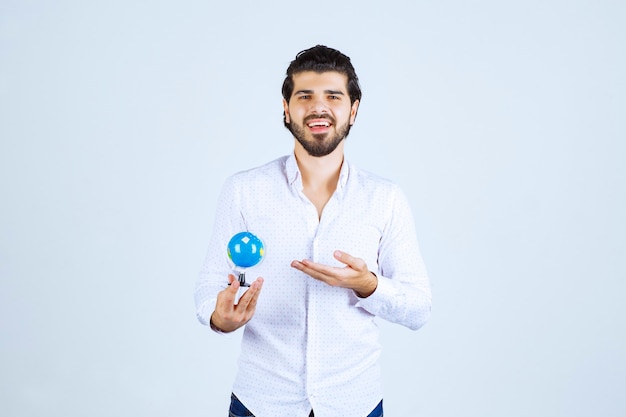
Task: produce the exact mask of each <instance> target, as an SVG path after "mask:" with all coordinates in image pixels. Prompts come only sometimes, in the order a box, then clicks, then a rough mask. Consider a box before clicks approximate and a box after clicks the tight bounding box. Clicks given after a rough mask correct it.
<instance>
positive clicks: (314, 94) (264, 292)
mask: <svg viewBox="0 0 626 417" xmlns="http://www.w3.org/2000/svg"><path fill="white" fill-rule="evenodd" d="M283 97H284V100H283V107H284V123H285V126H286V127H287V128H288V129H289V131H290V132H291V133H292V134H293V136H294V138H295V141H294V152H293V154H291V155H288V156H285V157H282V158H279V159H277V160H275V161H272V162H270V163H268V164H266V165H264V166H261V167H258V168H255V169H252V170H249V171H245V172H240V173H238V174H235V175H233V176H232V177H230V178H229V179H228V180H227V181H226V183H225V184H224V187H223V189H222V192H221V195H220V197H219V199H218V207H217V211H216V221H215V226H214V229H213V234H212V238H211V240H210V244H209V249H208V253H207V256H206V259H205V262H204V264H203V267H202V271H201V273H200V277H199V280H198V283H197V287H196V292H195V296H196V307H197V314H198V318H199V320H200V321H201V322H202V323H203V324H207V325H210V326H211V328H212V329H213V330H214V331H216V332H223V333H228V332H233V331H235V330H237V329H239V328H241V327H244V326H245V330H244V334H243V339H242V345H241V356H240V360H239V371H238V374H237V377H236V380H235V383H234V387H233V395H232V398H231V408H230V416H252V415H254V416H256V417H285V416H290V417H291V416H293V417H307V416H313V415H315V417H366V416H368V417H378V416H382V415H383V414H382V413H383V411H382V388H381V375H380V369H379V363H378V359H379V354H380V345H379V341H378V329H377V325H376V324H375V321H374V318H375V317H377V316H378V317H381V318H383V319H385V320H389V321H391V322H395V323H399V324H401V325H404V326H406V327H409V328H411V329H418V328H420V327H421V326H422V325H423V324H424V323H425V322H426V321H427V320H428V317H429V315H430V305H431V293H430V286H429V281H428V277H427V275H426V270H425V268H424V265H423V262H422V259H421V256H420V253H419V249H418V244H417V239H416V237H415V232H414V224H413V219H412V216H411V212H410V208H409V205H408V203H407V200H406V198H405V196H404V194H403V193H402V192H401V190H400V189H399V188H398V187H397V186H396V185H395V184H393V183H392V182H390V181H388V180H385V179H382V178H380V177H377V176H375V175H372V174H370V173H367V172H365V171H362V170H360V169H358V168H357V167H355V166H354V165H352V164H350V163H349V162H348V161H347V160H345V159H344V144H345V139H346V137H347V135H348V133H349V131H350V127H351V126H352V125H353V124H354V122H355V119H356V116H357V111H358V108H359V103H360V100H361V90H360V87H359V82H358V78H357V76H356V73H355V71H354V68H353V66H352V64H351V62H350V59H349V58H348V57H347V56H345V55H344V54H342V53H341V52H339V51H337V50H334V49H331V48H328V47H325V46H321V45H318V46H315V47H313V48H310V49H308V50H305V51H302V52H300V53H299V54H298V55H297V56H296V59H295V60H294V61H292V62H291V64H290V66H289V68H288V69H287V77H286V78H285V81H284V83H283ZM241 231H249V232H251V233H254V234H255V235H257V236H258V237H259V238H260V239H262V240H263V242H264V245H265V250H266V254H265V257H264V259H263V261H262V262H261V263H260V264H258V265H257V266H255V267H253V268H252V269H251V270H249V271H248V275H250V274H251V273H254V274H255V276H257V277H258V278H257V279H255V280H253V282H252V283H251V284H250V287H249V288H248V289H247V290H246V291H245V292H244V293H243V295H241V298H240V299H239V300H238V301H236V299H237V296H238V292H239V293H240V292H242V291H243V290H242V291H239V290H240V289H241V288H242V287H241V285H240V282H239V280H238V279H236V278H235V276H234V275H233V271H232V269H231V266H230V265H229V264H228V259H227V256H226V247H227V245H228V242H229V240H230V238H231V237H232V236H233V235H234V234H236V233H238V232H241ZM227 277H228V278H227ZM261 277H263V278H261ZM227 284H228V285H227Z"/></svg>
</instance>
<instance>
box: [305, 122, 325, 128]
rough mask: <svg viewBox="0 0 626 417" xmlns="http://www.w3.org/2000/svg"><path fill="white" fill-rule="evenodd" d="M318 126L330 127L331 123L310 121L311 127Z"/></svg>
mask: <svg viewBox="0 0 626 417" xmlns="http://www.w3.org/2000/svg"><path fill="white" fill-rule="evenodd" d="M316 126H324V127H328V126H330V123H328V122H313V123H309V127H316Z"/></svg>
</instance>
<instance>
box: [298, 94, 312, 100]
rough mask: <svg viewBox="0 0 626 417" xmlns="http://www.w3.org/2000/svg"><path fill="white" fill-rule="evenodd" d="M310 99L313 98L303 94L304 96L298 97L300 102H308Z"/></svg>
mask: <svg viewBox="0 0 626 417" xmlns="http://www.w3.org/2000/svg"><path fill="white" fill-rule="evenodd" d="M310 98H311V96H310V95H308V94H302V95H299V96H298V100H308V99H310Z"/></svg>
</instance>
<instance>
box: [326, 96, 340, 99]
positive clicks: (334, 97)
mask: <svg viewBox="0 0 626 417" xmlns="http://www.w3.org/2000/svg"><path fill="white" fill-rule="evenodd" d="M328 98H329V99H330V100H341V97H339V96H335V95H330V96H328Z"/></svg>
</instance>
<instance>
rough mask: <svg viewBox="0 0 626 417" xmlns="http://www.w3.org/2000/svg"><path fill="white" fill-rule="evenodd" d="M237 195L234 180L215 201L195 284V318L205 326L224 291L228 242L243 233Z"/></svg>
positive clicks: (228, 268)
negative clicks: (206, 245)
mask: <svg viewBox="0 0 626 417" xmlns="http://www.w3.org/2000/svg"><path fill="white" fill-rule="evenodd" d="M239 194H240V193H239V192H238V187H237V184H236V181H235V179H234V177H231V178H229V179H228V180H226V182H225V183H224V185H223V187H222V190H221V192H220V195H219V197H218V200H217V205H216V211H215V221H214V225H213V230H212V232H211V238H210V240H209V246H208V250H207V253H206V256H205V258H204V262H203V264H202V267H201V269H200V273H199V275H198V279H197V282H196V287H195V292H194V299H195V305H196V316H197V318H198V320H199V321H200V323H202V324H204V325H207V326H210V320H211V314H213V310H215V303H216V301H217V294H218V293H219V292H220V291H222V290H223V289H224V288H226V285H227V283H228V274H231V273H232V269H231V268H230V265H229V263H228V255H227V245H228V241H229V240H230V238H231V237H232V236H233V235H234V234H235V233H237V232H239V231H242V230H246V228H245V224H244V221H243V217H242V216H241V211H240V209H239V207H240V204H239V203H238V201H239Z"/></svg>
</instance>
